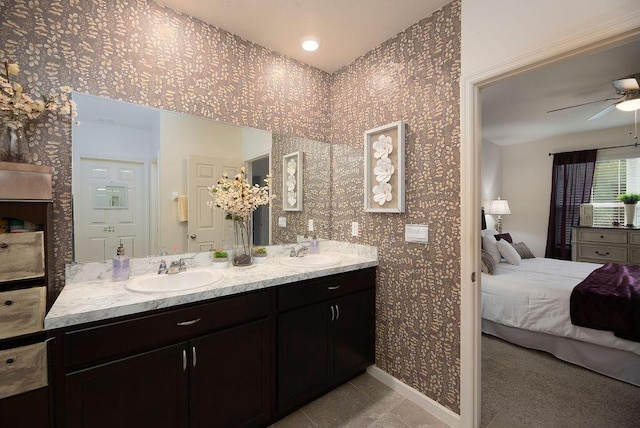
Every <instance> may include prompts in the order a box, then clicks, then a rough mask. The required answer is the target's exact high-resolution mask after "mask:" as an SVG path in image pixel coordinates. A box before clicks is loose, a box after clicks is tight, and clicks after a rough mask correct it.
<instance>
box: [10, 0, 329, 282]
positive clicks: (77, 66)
mask: <svg viewBox="0 0 640 428" xmlns="http://www.w3.org/2000/svg"><path fill="white" fill-rule="evenodd" d="M0 16H2V20H0V40H1V41H2V42H1V43H0V60H4V59H7V60H9V61H11V62H13V61H17V62H18V63H19V65H20V69H21V70H20V75H19V77H18V80H19V82H20V83H21V84H22V85H23V86H24V87H25V91H26V92H27V93H29V94H33V93H34V92H39V93H48V92H49V91H50V90H51V89H52V88H57V87H59V86H61V85H69V86H71V87H72V88H73V89H74V90H77V91H80V92H85V93H89V94H93V95H101V96H105V97H109V98H113V99H119V100H124V101H128V102H133V103H138V104H144V105H149V106H152V107H157V108H161V109H165V110H173V111H178V112H182V113H188V114H193V115H198V116H204V117H207V118H212V119H216V120H220V121H223V122H227V123H232V124H236V125H242V126H250V127H254V128H261V129H267V130H271V131H275V132H278V133H281V134H286V135H297V136H301V137H306V138H311V139H314V140H319V141H327V140H328V138H327V137H328V134H329V129H330V122H329V94H330V90H329V84H330V76H329V75H328V74H327V73H325V72H322V71H320V70H318V69H315V68H312V67H309V66H307V65H304V64H301V63H299V62H297V61H294V60H292V59H289V58H287V57H285V56H283V55H280V54H277V53H274V52H272V51H270V50H268V49H266V48H263V47H261V46H258V45H256V44H253V43H250V42H248V41H246V40H244V39H241V38H239V37H237V36H235V35H232V34H230V33H228V32H226V31H223V30H220V29H217V28H215V27H213V26H210V25H207V24H205V23H203V22H201V21H198V20H197V19H194V18H191V17H188V16H185V15H182V14H178V13H176V12H175V11H173V10H172V9H169V8H167V7H163V6H159V5H158V4H156V3H155V2H152V1H144V0H124V1H122V0H118V1H114V0H72V1H29V0H10V1H6V0H0ZM27 137H28V139H29V141H30V144H31V145H32V151H33V162H32V163H36V164H43V165H49V166H52V167H53V168H54V215H55V219H54V230H55V237H54V238H55V243H54V248H55V254H54V257H55V265H56V268H55V269H56V278H55V286H56V287H57V288H61V287H62V286H63V284H64V265H65V264H66V263H69V262H71V254H72V249H71V246H72V236H71V233H72V227H71V215H72V214H71V125H70V123H68V122H67V123H64V122H63V121H60V120H57V118H56V117H51V116H49V117H44V116H43V117H41V118H40V119H39V120H38V121H37V122H36V123H33V124H31V125H30V126H29V128H28V130H27Z"/></svg>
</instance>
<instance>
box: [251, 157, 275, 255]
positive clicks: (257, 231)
mask: <svg viewBox="0 0 640 428" xmlns="http://www.w3.org/2000/svg"><path fill="white" fill-rule="evenodd" d="M249 171H251V184H252V185H256V184H257V185H258V186H264V180H265V179H266V178H267V175H269V156H268V155H267V156H264V157H261V158H258V159H253V160H251V161H249ZM270 218H271V209H270V205H269V204H267V205H260V206H259V207H258V208H257V209H256V210H255V211H254V212H253V243H254V244H255V245H260V246H264V245H269V242H270V241H269V236H270Z"/></svg>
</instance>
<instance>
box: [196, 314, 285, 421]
mask: <svg viewBox="0 0 640 428" xmlns="http://www.w3.org/2000/svg"><path fill="white" fill-rule="evenodd" d="M271 343H272V336H271V325H270V321H269V320H260V321H256V322H253V323H249V324H245V325H241V326H238V327H235V328H231V329H227V330H224V331H221V332H217V333H212V334H210V335H207V336H204V337H201V338H198V339H196V340H193V341H191V342H190V343H189V346H190V347H191V348H190V351H191V352H190V355H191V370H190V377H189V401H190V415H191V418H190V426H191V427H198V428H205V427H220V428H225V427H229V428H230V427H255V426H261V425H263V424H264V423H265V422H266V421H267V420H268V419H269V418H270V417H271V414H272V409H271V407H272V404H271V400H272V398H273V394H272V393H271V389H272V385H273V379H272V373H273V370H272V368H271V360H272V354H273V352H272V350H271Z"/></svg>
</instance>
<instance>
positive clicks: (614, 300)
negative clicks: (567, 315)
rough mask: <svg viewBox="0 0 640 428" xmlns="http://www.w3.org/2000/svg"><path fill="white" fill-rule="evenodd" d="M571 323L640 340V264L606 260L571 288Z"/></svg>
mask: <svg viewBox="0 0 640 428" xmlns="http://www.w3.org/2000/svg"><path fill="white" fill-rule="evenodd" d="M570 310H571V323H572V324H574V325H579V326H582V327H588V328H594V329H597V330H610V331H613V332H614V334H615V335H616V336H618V337H621V338H623V339H627V340H633V341H635V342H640V266H636V265H620V264H617V263H606V264H605V265H604V266H602V267H601V268H598V269H596V270H594V271H593V272H591V273H590V274H589V276H588V277H586V278H585V280H584V281H582V282H581V283H580V284H578V285H576V286H575V287H574V289H573V291H572V292H571V300H570Z"/></svg>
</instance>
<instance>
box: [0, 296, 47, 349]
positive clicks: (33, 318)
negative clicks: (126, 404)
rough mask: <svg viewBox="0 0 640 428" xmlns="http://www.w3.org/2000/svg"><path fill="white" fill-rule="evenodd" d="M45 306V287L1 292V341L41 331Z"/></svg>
mask: <svg viewBox="0 0 640 428" xmlns="http://www.w3.org/2000/svg"><path fill="white" fill-rule="evenodd" d="M45 304H46V289H45V287H33V288H25V289H21V290H11V291H4V292H1V293H0V339H4V338H6V337H14V336H20V335H22V334H28V333H35V332H36V331H41V330H42V328H43V322H44V313H45Z"/></svg>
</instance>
